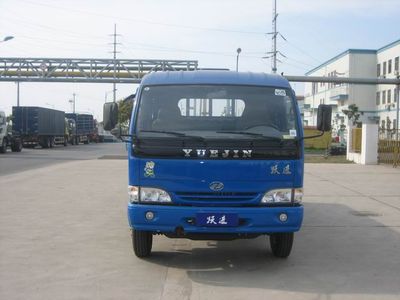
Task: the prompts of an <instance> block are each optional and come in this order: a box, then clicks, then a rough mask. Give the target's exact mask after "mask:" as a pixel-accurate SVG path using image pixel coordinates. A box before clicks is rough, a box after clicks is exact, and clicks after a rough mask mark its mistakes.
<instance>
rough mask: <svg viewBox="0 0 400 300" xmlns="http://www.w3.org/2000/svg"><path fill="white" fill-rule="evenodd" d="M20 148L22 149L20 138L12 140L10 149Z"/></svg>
mask: <svg viewBox="0 0 400 300" xmlns="http://www.w3.org/2000/svg"><path fill="white" fill-rule="evenodd" d="M21 150H22V141H21V140H20V139H16V140H14V142H13V143H12V145H11V151H12V152H21Z"/></svg>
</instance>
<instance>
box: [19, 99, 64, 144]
mask: <svg viewBox="0 0 400 300" xmlns="http://www.w3.org/2000/svg"><path fill="white" fill-rule="evenodd" d="M12 129H13V132H16V133H17V134H18V135H19V136H20V137H21V138H22V144H23V146H24V147H35V146H36V145H40V146H42V147H43V148H50V147H53V146H54V145H55V144H64V146H66V145H67V139H68V137H67V132H66V125H65V113H64V112H63V111H60V110H55V109H49V108H44V107H37V106H14V107H13V125H12Z"/></svg>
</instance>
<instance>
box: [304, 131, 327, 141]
mask: <svg viewBox="0 0 400 300" xmlns="http://www.w3.org/2000/svg"><path fill="white" fill-rule="evenodd" d="M324 133H325V131H320V133H318V134H316V135H309V136H303V140H306V139H313V138H316V137H320V136H323V135H324Z"/></svg>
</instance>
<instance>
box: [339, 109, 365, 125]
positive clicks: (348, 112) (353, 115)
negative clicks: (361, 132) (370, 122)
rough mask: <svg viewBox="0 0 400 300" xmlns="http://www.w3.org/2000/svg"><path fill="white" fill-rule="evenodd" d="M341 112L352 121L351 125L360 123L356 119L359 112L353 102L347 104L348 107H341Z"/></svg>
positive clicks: (358, 116)
mask: <svg viewBox="0 0 400 300" xmlns="http://www.w3.org/2000/svg"><path fill="white" fill-rule="evenodd" d="M342 112H343V113H344V114H345V115H346V116H347V117H348V118H349V120H351V121H352V122H353V125H357V126H359V125H360V124H361V123H360V122H359V121H358V119H359V118H360V115H361V113H360V112H359V110H358V106H357V105H355V104H351V105H349V107H348V109H343V110H342Z"/></svg>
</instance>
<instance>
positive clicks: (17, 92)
mask: <svg viewBox="0 0 400 300" xmlns="http://www.w3.org/2000/svg"><path fill="white" fill-rule="evenodd" d="M17 106H19V81H17Z"/></svg>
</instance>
